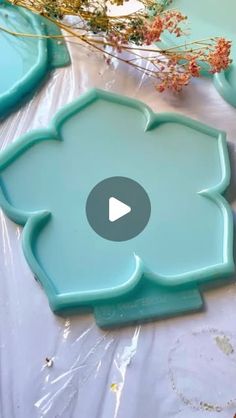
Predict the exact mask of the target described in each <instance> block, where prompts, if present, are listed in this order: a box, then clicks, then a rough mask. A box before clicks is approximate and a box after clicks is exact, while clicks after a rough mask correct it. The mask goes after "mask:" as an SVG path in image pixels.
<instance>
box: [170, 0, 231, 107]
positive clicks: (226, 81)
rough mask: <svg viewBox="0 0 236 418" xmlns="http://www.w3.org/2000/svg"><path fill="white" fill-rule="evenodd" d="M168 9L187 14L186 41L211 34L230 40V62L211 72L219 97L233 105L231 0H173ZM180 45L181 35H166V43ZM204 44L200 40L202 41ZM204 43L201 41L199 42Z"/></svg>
mask: <svg viewBox="0 0 236 418" xmlns="http://www.w3.org/2000/svg"><path fill="white" fill-rule="evenodd" d="M169 7H170V8H176V9H178V10H180V11H181V12H182V13H183V14H184V15H186V16H187V17H188V23H189V27H190V34H189V35H188V36H187V37H186V38H187V39H186V42H191V41H192V40H200V41H202V40H204V39H206V38H211V37H225V38H226V39H228V40H231V41H232V42H233V43H232V59H233V63H232V65H231V67H230V68H229V70H227V71H226V72H221V73H220V74H215V75H213V80H214V85H215V87H216V89H217V90H218V92H219V93H220V94H221V96H222V97H223V98H224V99H225V100H226V101H227V102H228V103H230V104H231V105H232V106H234V107H236V26H235V12H236V3H235V0H225V1H224V2H223V3H222V2H219V1H218V2H216V0H197V1H190V0H173V2H171V4H170V6H169ZM177 42H178V43H181V44H183V38H182V37H181V38H179V40H176V38H174V39H173V38H172V37H166V38H165V43H166V45H167V46H171V45H173V43H177ZM203 43H204V42H203ZM203 46H204V44H203Z"/></svg>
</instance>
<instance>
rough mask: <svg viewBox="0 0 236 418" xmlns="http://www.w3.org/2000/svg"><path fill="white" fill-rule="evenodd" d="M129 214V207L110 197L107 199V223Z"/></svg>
mask: <svg viewBox="0 0 236 418" xmlns="http://www.w3.org/2000/svg"><path fill="white" fill-rule="evenodd" d="M130 212H131V207H130V206H128V205H126V204H125V203H123V202H121V201H120V200H118V199H116V198H115V197H110V199H109V221H110V222H115V221H117V220H118V219H120V218H122V217H123V216H125V215H127V214H128V213H130Z"/></svg>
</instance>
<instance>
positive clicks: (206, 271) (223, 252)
mask: <svg viewBox="0 0 236 418" xmlns="http://www.w3.org/2000/svg"><path fill="white" fill-rule="evenodd" d="M114 176H123V177H126V178H130V179H133V180H135V181H136V182H138V183H139V184H141V185H142V187H143V188H144V189H145V190H146V192H147V194H148V196H149V198H150V202H151V216H150V219H149V222H148V224H147V225H146V227H145V228H144V230H143V231H142V232H141V233H140V234H139V235H137V236H136V237H135V238H132V239H130V240H127V241H121V242H114V241H109V240H107V239H104V238H102V237H101V236H100V235H98V234H97V233H95V232H94V230H93V229H92V228H91V226H90V224H89V222H88V220H87V217H86V210H85V206H86V201H87V199H88V196H89V194H90V192H91V190H92V189H93V188H94V186H95V185H96V184H98V183H99V182H101V181H102V180H104V179H109V178H111V177H114ZM229 181H230V164H229V158H228V150H227V143H226V136H225V134H224V133H223V132H220V131H218V130H216V129H213V128H210V127H208V126H205V125H203V124H201V123H199V122H197V121H194V120H191V119H188V118H185V117H183V116H180V115H176V114H168V113H165V114H154V113H153V112H152V111H151V109H150V108H148V107H147V106H146V105H145V104H143V103H141V102H138V101H136V100H133V99H129V98H126V97H122V96H118V95H115V94H112V93H108V92H105V91H101V90H96V89H93V90H90V91H89V92H87V93H86V94H84V95H82V96H81V97H80V98H79V99H78V100H77V101H76V102H74V103H72V104H70V105H67V106H66V107H64V108H63V109H62V110H61V111H60V112H59V113H58V114H57V115H56V117H55V118H54V119H53V121H52V123H51V125H50V126H49V128H48V129H45V130H39V131H34V132H31V133H29V134H27V135H25V136H23V137H22V138H20V139H18V140H17V141H16V142H14V143H13V144H12V145H10V146H9V147H8V148H7V149H6V150H4V151H2V153H1V154H0V186H1V187H0V205H1V207H2V209H3V210H4V211H5V213H6V214H7V215H8V216H9V218H10V219H12V220H13V221H14V222H16V223H18V224H21V225H23V226H24V229H23V242H22V244H23V250H24V254H25V257H26V259H27V261H28V264H29V266H30V268H31V270H32V271H33V273H34V275H35V276H36V277H37V279H38V280H39V281H40V282H41V283H42V285H43V287H44V289H45V291H46V293H47V296H48V298H49V302H50V305H51V308H52V310H54V311H55V312H59V313H63V312H66V311H68V310H76V309H79V308H81V307H82V308H83V307H84V308H85V307H94V308H95V317H96V320H97V323H98V324H99V325H100V326H113V325H116V324H124V323H127V322H130V321H134V320H147V319H148V318H156V317H163V316H170V315H175V314H179V313H181V312H186V311H193V310H197V309H200V308H201V307H202V303H203V302H202V298H201V295H200V293H199V290H198V286H199V285H201V284H203V283H206V282H210V281H214V280H215V279H224V278H225V277H227V276H229V275H230V274H232V273H233V271H234V261H233V218H232V213H231V209H230V206H229V204H228V203H227V201H226V200H225V199H224V198H223V197H222V194H223V193H224V191H225V189H226V188H227V186H228V184H229ZM158 301H159V303H158ZM111 310H112V311H113V314H112V319H111V315H110V314H109V312H110V311H111ZM107 312H108V313H107ZM121 313H122V315H121Z"/></svg>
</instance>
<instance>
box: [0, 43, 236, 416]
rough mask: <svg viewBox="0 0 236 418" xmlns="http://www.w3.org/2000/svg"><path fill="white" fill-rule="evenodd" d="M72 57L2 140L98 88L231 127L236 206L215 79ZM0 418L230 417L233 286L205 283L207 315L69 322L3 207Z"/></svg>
mask: <svg viewBox="0 0 236 418" xmlns="http://www.w3.org/2000/svg"><path fill="white" fill-rule="evenodd" d="M69 48H70V51H71V55H72V61H73V62H72V65H71V66H70V67H68V68H64V69H60V70H56V71H55V72H54V73H53V74H52V75H51V77H50V78H49V79H48V80H47V81H46V82H45V84H44V85H43V86H42V87H41V89H40V90H38V92H37V93H36V94H35V96H34V97H33V98H32V99H31V101H30V102H28V103H27V104H25V105H24V106H22V107H21V108H20V110H18V111H16V112H15V113H14V114H12V115H11V116H9V117H8V118H7V119H6V120H4V121H3V122H1V124H0V137H1V148H5V147H6V146H7V144H8V143H10V142H11V141H14V140H15V139H16V138H17V137H19V136H20V135H22V134H24V133H26V132H27V131H30V130H32V129H35V128H40V127H45V126H47V125H48V122H49V121H50V120H51V118H52V116H53V115H54V114H55V113H56V111H57V110H58V109H60V108H61V107H62V106H63V105H64V104H66V103H68V102H70V101H71V100H73V99H75V98H77V97H79V95H80V94H81V93H82V92H84V91H86V90H87V89H88V88H90V87H93V86H96V87H100V88H103V89H106V90H109V91H113V92H118V93H121V94H125V95H128V96H130V97H134V98H137V99H140V100H143V101H144V102H145V103H147V104H148V105H149V106H150V107H151V108H152V109H153V110H154V111H156V112H162V111H175V112H180V113H183V114H185V115H186V116H190V117H193V118H196V119H198V120H200V121H202V122H205V123H207V124H210V125H212V126H215V127H217V128H219V129H223V130H226V131H227V133H228V140H229V142H230V155H231V159H232V176H233V180H232V187H231V190H230V193H229V198H230V200H231V202H232V206H233V207H235V208H236V205H235V193H236V188H235V182H236V172H235V167H236V156H235V151H236V148H235V144H236V142H235V140H236V109H233V108H232V107H230V106H229V105H228V104H227V103H225V102H224V101H223V99H222V98H221V97H220V96H219V95H218V93H217V92H216V91H215V89H214V87H213V85H212V83H211V82H210V80H201V81H200V80H197V81H196V82H195V83H192V84H191V86H189V87H188V88H187V89H185V90H184V91H183V92H182V93H181V94H179V95H173V94H163V95H160V94H158V93H157V92H156V91H155V88H154V85H153V81H152V80H150V79H148V78H147V77H145V76H144V75H143V76H142V75H141V74H140V73H135V72H134V71H133V70H132V69H131V68H129V67H128V66H127V67H126V66H125V65H124V64H121V63H119V62H118V61H115V62H114V63H112V64H111V65H110V66H108V65H107V64H106V62H105V60H104V59H103V57H102V56H100V55H97V54H95V53H94V52H91V51H88V50H87V49H85V48H84V47H82V46H78V45H76V44H75V43H70V44H69ZM0 220H1V225H0V254H1V264H0V319H1V322H0V362H1V363H0V364H1V366H0V368H1V373H0V379H1V382H0V391H1V393H0V417H1V418H14V417H16V418H44V417H47V418H56V417H57V418H59V417H63V418H78V417H79V418H144V417H145V418H154V417H158V418H169V417H178V418H189V417H194V418H203V417H207V416H210V417H211V418H216V417H222V418H233V416H234V414H235V413H236V379H235V375H236V325H235V324H236V285H235V283H232V284H228V285H225V286H224V287H221V288H218V289H214V290H213V289H211V290H207V291H205V292H204V297H205V301H206V310H205V312H202V313H198V314H194V315H186V316H182V317H179V318H175V319H173V318H171V319H168V320H163V321H156V322H153V323H150V324H145V325H140V326H136V327H135V326H133V327H128V328H124V329H121V330H120V329H117V330H112V331H109V332H105V331H102V330H100V329H98V328H97V327H96V325H95V323H94V319H93V317H92V315H82V316H81V315H80V316H74V317H69V318H66V319H61V318H59V317H57V316H55V315H54V314H53V313H52V312H51V311H50V308H49V306H48V301H47V298H46V296H45V294H44V292H43V290H42V289H41V288H40V286H39V284H38V283H37V282H36V281H35V280H34V278H33V275H32V274H31V272H30V270H29V268H28V266H27V264H26V262H25V259H24V256H23V254H22V249H21V229H20V228H19V227H18V226H16V225H15V224H13V223H12V222H11V221H9V220H8V219H7V218H6V217H5V216H4V215H3V214H2V213H1V216H0Z"/></svg>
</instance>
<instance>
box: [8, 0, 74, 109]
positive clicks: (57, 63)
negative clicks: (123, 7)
mask: <svg viewBox="0 0 236 418" xmlns="http://www.w3.org/2000/svg"><path fill="white" fill-rule="evenodd" d="M0 26H1V28H0V54H1V57H2V59H1V77H0V117H2V116H4V115H5V114H6V113H8V112H9V111H10V110H12V108H14V107H15V106H16V105H18V104H19V102H21V100H22V99H24V97H25V96H26V94H28V93H31V92H32V91H33V90H34V89H35V88H36V87H37V86H38V85H39V83H40V82H41V81H42V79H43V78H44V77H45V76H46V74H47V73H48V72H49V71H50V70H51V69H52V68H55V67H61V66H64V65H68V64H69V63H70V57H69V53H68V51H67V48H66V46H65V44H64V42H61V41H60V40H55V39H54V40H53V39H50V40H48V39H47V38H46V37H45V35H48V34H50V35H60V31H59V30H58V28H57V27H55V25H53V24H51V23H50V22H48V21H46V20H45V19H43V18H42V17H40V16H37V15H35V14H33V13H31V12H29V11H27V10H25V9H23V8H21V7H17V6H13V5H11V4H10V3H8V2H7V1H4V0H3V1H1V0H0ZM7 31H8V32H7ZM10 32H14V33H18V34H21V33H22V34H26V35H32V37H30V36H20V35H18V36H13V35H12V34H11V33H10ZM40 36H41V37H40Z"/></svg>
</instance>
